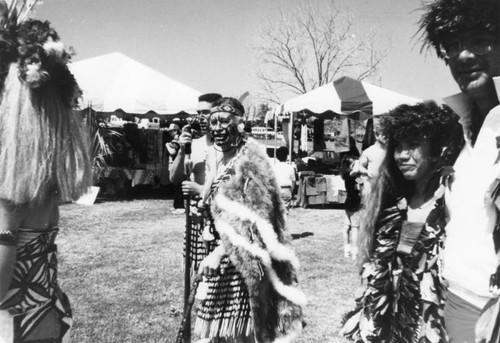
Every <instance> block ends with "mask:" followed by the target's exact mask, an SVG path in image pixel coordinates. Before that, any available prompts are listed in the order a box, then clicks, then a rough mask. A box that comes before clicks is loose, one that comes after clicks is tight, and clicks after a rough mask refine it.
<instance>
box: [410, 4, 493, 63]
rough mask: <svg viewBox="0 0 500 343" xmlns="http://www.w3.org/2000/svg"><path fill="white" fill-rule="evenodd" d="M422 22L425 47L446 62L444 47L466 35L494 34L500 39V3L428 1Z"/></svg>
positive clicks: (424, 7)
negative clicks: (467, 33) (433, 50)
mask: <svg viewBox="0 0 500 343" xmlns="http://www.w3.org/2000/svg"><path fill="white" fill-rule="evenodd" d="M422 10H424V11H425V13H424V15H423V16H422V18H421V19H420V21H419V30H418V33H420V35H421V38H422V40H423V47H422V49H424V48H426V47H433V48H434V49H435V50H436V52H437V55H438V57H439V58H443V59H444V58H445V56H444V53H443V52H442V50H441V44H442V43H443V42H444V41H445V40H447V39H449V38H450V37H451V38H452V37H455V36H456V35H457V34H459V33H463V32H478V31H479V32H490V33H492V34H494V35H495V36H497V37H498V36H500V1H499V0H433V1H428V2H427V3H426V4H425V5H424V6H423V7H422Z"/></svg>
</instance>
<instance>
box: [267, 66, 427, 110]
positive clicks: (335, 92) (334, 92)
mask: <svg viewBox="0 0 500 343" xmlns="http://www.w3.org/2000/svg"><path fill="white" fill-rule="evenodd" d="M420 101H421V100H420V99H417V98H413V97H409V96H406V95H403V94H399V93H397V92H394V91H391V90H388V89H385V88H382V87H379V86H375V85H373V84H370V83H368V82H365V81H358V80H355V79H352V78H350V77H345V76H344V77H341V78H339V79H337V80H335V81H333V82H330V83H327V84H325V85H323V86H321V87H318V88H315V89H313V90H311V91H310V92H307V93H305V94H302V95H300V96H297V97H295V98H292V99H290V100H288V101H286V102H285V103H283V104H282V105H280V106H279V107H278V108H277V109H276V112H280V113H289V112H302V111H305V112H310V113H315V114H322V113H326V112H333V113H336V114H343V115H349V116H351V117H352V118H367V117H370V116H371V115H379V114H383V113H386V112H388V111H389V110H391V109H393V108H394V107H396V106H398V105H401V104H409V105H413V104H416V103H418V102H420Z"/></svg>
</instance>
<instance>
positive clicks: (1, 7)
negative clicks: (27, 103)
mask: <svg viewBox="0 0 500 343" xmlns="http://www.w3.org/2000/svg"><path fill="white" fill-rule="evenodd" d="M36 3H37V0H23V1H20V0H14V1H13V2H12V3H11V4H10V5H7V3H6V2H5V1H4V0H0V20H1V22H0V23H1V25H0V59H1V62H0V63H1V64H0V78H1V79H0V81H1V87H2V88H3V85H4V81H5V77H6V75H7V72H8V70H9V66H10V64H12V63H17V65H18V73H19V78H20V79H21V80H22V81H23V82H25V83H26V84H27V85H28V86H29V87H31V88H38V87H41V86H43V85H44V84H46V83H48V82H51V83H52V84H53V86H54V87H55V88H56V90H57V93H58V94H59V95H60V96H61V99H62V101H63V103H64V104H65V105H67V106H73V105H74V101H75V98H76V97H78V96H79V95H80V94H79V93H80V89H79V87H78V85H77V83H76V80H75V78H74V76H73V74H71V72H70V71H69V69H68V67H67V64H68V62H69V60H70V58H71V56H70V54H69V53H68V52H67V51H66V49H65V48H64V45H63V43H62V42H61V41H60V40H59V35H58V34H57V32H56V31H55V30H54V29H53V28H52V27H51V25H50V23H49V22H48V21H40V20H35V19H27V17H28V15H29V13H30V12H31V11H32V9H33V7H34V5H35V4H36Z"/></svg>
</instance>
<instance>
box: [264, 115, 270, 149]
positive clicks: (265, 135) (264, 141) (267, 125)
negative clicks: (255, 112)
mask: <svg viewBox="0 0 500 343" xmlns="http://www.w3.org/2000/svg"><path fill="white" fill-rule="evenodd" d="M268 127H269V125H268V123H267V118H266V133H265V138H264V139H265V141H264V142H265V143H266V152H267V130H268Z"/></svg>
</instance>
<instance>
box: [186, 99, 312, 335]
mask: <svg viewBox="0 0 500 343" xmlns="http://www.w3.org/2000/svg"><path fill="white" fill-rule="evenodd" d="M243 114H244V108H243V106H242V105H241V103H239V102H238V101H237V100H236V99H233V98H222V99H220V100H218V101H217V102H215V103H214V105H213V108H212V110H211V113H210V119H209V136H210V138H211V140H212V142H213V145H212V146H211V147H209V150H208V154H207V162H206V166H207V179H206V183H205V191H204V204H205V208H207V205H209V206H208V207H209V208H208V211H207V212H209V213H208V214H209V215H208V218H209V219H208V220H207V222H208V225H207V226H206V227H205V232H204V235H203V238H204V239H205V240H206V241H207V243H210V244H208V245H209V246H211V248H210V250H211V252H210V254H209V255H208V256H207V257H206V258H205V259H204V260H203V261H202V262H201V264H200V272H201V273H202V274H203V275H204V281H203V283H202V284H201V287H200V288H199V289H198V297H199V298H201V301H200V306H199V309H198V313H197V314H198V318H197V320H196V324H195V333H197V334H198V335H199V336H200V337H201V338H205V339H207V340H208V341H212V342H219V340H218V339H222V340H223V341H224V342H255V341H257V342H273V341H276V340H278V339H283V340H286V339H287V340H288V341H292V340H293V339H294V338H295V337H296V336H297V335H298V334H299V333H300V331H301V329H302V319H301V318H302V308H301V306H302V305H304V304H305V297H304V295H303V293H302V292H300V291H299V290H298V289H297V288H296V283H297V278H296V269H297V264H298V263H297V258H296V257H295V255H294V253H293V251H292V250H291V248H290V237H289V234H288V233H287V232H286V231H285V219H284V206H283V203H282V200H281V197H280V193H279V186H278V183H277V181H276V179H275V177H274V174H273V171H272V167H271V163H270V161H269V158H268V157H267V155H266V153H265V151H264V149H263V147H261V146H260V145H259V144H258V143H257V142H256V141H254V140H252V139H250V138H248V139H246V138H244V137H243V135H242V134H241V133H240V132H239V131H238V129H237V125H238V121H239V118H241V117H242V116H243Z"/></svg>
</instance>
